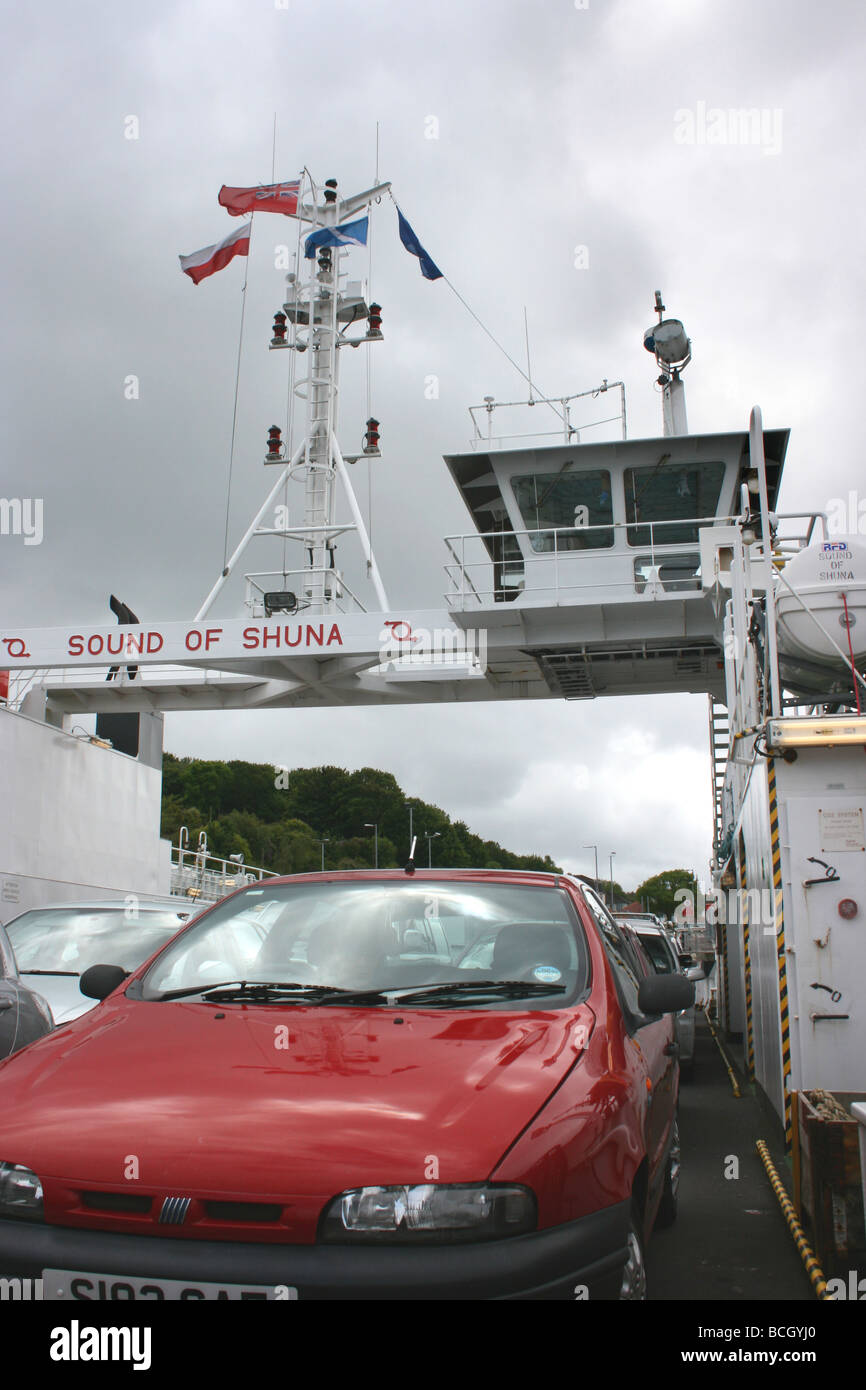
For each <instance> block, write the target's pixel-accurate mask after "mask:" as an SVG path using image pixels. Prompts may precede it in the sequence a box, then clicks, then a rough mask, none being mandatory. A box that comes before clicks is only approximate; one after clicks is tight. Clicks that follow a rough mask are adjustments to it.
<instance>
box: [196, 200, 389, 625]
mask: <svg viewBox="0 0 866 1390" xmlns="http://www.w3.org/2000/svg"><path fill="white" fill-rule="evenodd" d="M310 184H311V200H310V201H309V202H300V201H299V203H298V211H297V216H298V217H299V218H300V219H301V220H302V221H304V222H307V223H309V224H311V230H312V231H314V232H315V231H318V230H320V229H322V228H339V227H340V226H344V225H345V224H346V221H347V219H348V218H351V217H352V216H353V215H355V214H357V213H360V212H361V211H362V210H363V209H364V208H366V207H369V205H370V203H371V202H372V200H373V199H374V198H377V197H379V196H380V195H381V194H382V193H384V192H386V191H387V190H388V189H389V188H390V184H389V183H383V184H377V185H376V186H375V187H373V188H369V189H367V190H365V191H364V192H362V193H357V194H353V195H352V196H351V197H349V198H340V197H339V195H338V191H337V180H336V179H328V180H327V181H326V183H325V185H324V188H323V190H322V198H321V201H320V200H319V197H318V191H317V189H316V186H315V185H314V184H313V182H312V179H310ZM349 254H350V252H348V251H346V250H343V249H341V248H340V247H339V246H323V247H319V248H318V249H317V251H316V254H315V255H314V256H313V257H311V258H307V257H306V256H305V257H304V264H305V268H306V274H305V275H304V276H303V278H302V277H301V275H299V274H298V275H296V274H294V273H292V274H290V275H288V276H287V277H286V279H287V281H288V293H287V299H286V302H285V304H284V305H283V308H282V311H281V312H278V313H277V314H276V315H275V317H274V337H273V339H272V340H271V344H270V346H271V347H272V348H286V349H289V350H292V351H295V352H297V353H302V354H304V356H305V364H306V375H305V376H303V377H301V379H300V380H297V381H296V383H295V387H294V389H295V394H296V395H297V396H298V397H299V398H300V399H301V400H303V401H304V403H305V407H306V421H305V434H304V438H303V440H302V442H301V444H300V445H299V446H298V447H297V448H296V449H295V451H294V453H293V454H292V456H291V458H286V456H285V454H284V450H283V445H282V442H281V438H280V436H281V431H280V430H279V429H278V428H277V426H272V427H271V429H270V430H269V432H268V453H267V455H266V457H265V463H266V464H269V465H277V466H280V465H281V467H280V474H279V477H278V478H277V481H276V482H275V484H274V485H273V487H272V488H271V489H270V491H269V492H268V495H267V497H266V498H265V500H264V502H263V504H262V506H261V507H260V508H259V511H258V512H257V513H256V516H255V517H254V518H253V521H252V522H251V524H250V525H249V526H248V528H247V530H246V531H245V533H244V535H243V537H242V538H241V540H240V542H239V544H238V546H237V548H236V550H235V552H234V554H233V555H232V557H231V559H230V560H229V561H228V563H227V565H226V567H225V569H224V570H223V572H222V574H221V575H220V577H219V579H218V580H217V582H216V583H215V584H214V586H213V588H212V589H211V591H210V593H209V594H208V597H207V598H206V600H205V602H204V604H203V605H202V607H201V608H200V609H199V611H198V613H197V614H196V619H197V620H200V619H202V618H203V617H204V616H205V615H206V614H207V612H208V611H209V609H210V607H211V605H212V604H213V602H214V600H215V599H216V597H217V595H218V594H219V593H220V591H221V589H222V588H223V586H224V585H225V583H226V582H227V580H228V579H229V577H230V575H231V574H233V573H234V571H235V569H236V568H237V564H238V561H239V560H240V558H241V556H242V555H243V554H244V552H245V550H246V548H247V546H248V544H249V542H250V541H251V540H252V539H253V537H254V536H271V537H279V538H283V539H286V540H293V541H297V542H301V543H302V545H303V550H304V565H303V566H302V568H301V569H300V570H298V571H292V574H296V575H297V576H298V579H299V581H300V583H299V589H300V590H301V592H298V593H289V592H285V593H283V595H282V603H281V605H280V606H281V607H282V605H283V604H284V605H285V606H284V607H283V611H293V610H294V607H303V608H308V609H311V610H313V611H317V612H330V611H333V610H334V608H335V607H336V606H337V602H338V599H339V598H340V597H341V596H342V595H343V592H344V591H345V592H348V589H347V586H346V585H345V584H344V582H343V580H342V577H341V575H340V573H339V571H338V570H337V568H336V563H335V551H336V538H337V537H338V536H339V535H340V534H342V533H344V532H348V531H355V532H357V534H358V539H359V540H360V543H361V548H362V551H363V554H364V559H365V561H366V569H367V574H368V576H369V578H370V581H371V582H372V584H373V587H374V589H375V592H376V597H377V599H378V601H379V604H380V607H381V608H382V609H383V610H385V609H387V608H388V607H389V604H388V599H387V595H386V593H385V589H384V586H383V584H382V580H381V576H380V574H379V569H378V566H377V564H376V560H375V556H374V555H373V552H372V548H371V545H370V539H369V535H368V532H367V528H366V526H365V524H364V519H363V516H362V513H361V509H360V507H359V505H358V501H357V498H356V496H355V492H354V489H353V487H352V482H351V479H350V477H349V474H348V470H347V468H346V461H345V460H344V458H343V455H342V453H341V451H340V447H339V444H338V442H337V416H338V397H339V352H340V349H341V348H343V347H349V346H352V347H357V346H360V345H361V344H366V345H369V344H370V343H372V342H377V341H381V339H382V333H381V326H380V325H381V311H380V309H379V306H378V305H377V304H371V305H370V306H369V307H368V305H367V304H366V302H365V300H364V297H363V294H362V293H361V285H360V283H357V284H356V283H354V282H350V283H349V284H347V285H346V286H345V288H344V289H341V287H340V279H341V271H340V263H341V261H342V260H344V259H345V258H346V257H348V255H349ZM363 319H366V320H367V325H368V326H367V332H366V334H364V335H363V336H361V337H354V338H353V337H348V336H347V329H349V328H350V326H351V325H352V324H353V323H356V322H358V321H359V320H363ZM287 322H288V323H291V325H292V336H291V338H290V339H287V336H286V333H287ZM364 454H365V455H368V456H374V457H378V455H379V447H378V423H377V421H375V420H372V419H371V420H369V421H368V422H367V433H366V434H365V442H364ZM338 476H339V480H340V482H341V483H342V485H343V489H344V491H345V494H346V498H347V501H348V503H349V507H350V510H351V513H352V518H353V520H352V523H351V524H342V525H337V522H336V503H337V486H336V484H337V478H338ZM290 478H301V479H303V481H304V517H303V521H302V522H301V523H299V524H298V525H297V526H292V527H289V526H267V525H264V524H263V522H264V521H265V518H266V516H267V515H268V513H269V511H271V509H272V508H273V507H274V505H275V502H276V499H277V497H278V496H279V494H280V492H281V490H282V488H283V487H284V485H285V483H286V482H287V480H288V479H290ZM248 578H249V579H251V580H253V581H254V580H255V579H256V578H257V576H249V577H248ZM254 587H256V586H255V585H254ZM264 597H265V596H264V595H263V598H264ZM267 597H270V598H272V599H273V600H274V601H275V602H276V601H277V600H279V597H280V596H279V595H268V596H267ZM352 597H354V596H352ZM292 599H294V600H295V601H296V602H295V603H294V604H292V602H291V600H292ZM355 601H356V602H357V603H358V604H359V606H360V601H359V600H357V599H356V600H355ZM264 607H265V611H266V613H267V611H268V603H267V601H266V600H265V602H264ZM272 611H277V609H274V610H272Z"/></svg>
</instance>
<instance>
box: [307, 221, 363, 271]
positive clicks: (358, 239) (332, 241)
mask: <svg viewBox="0 0 866 1390" xmlns="http://www.w3.org/2000/svg"><path fill="white" fill-rule="evenodd" d="M369 222H370V219H369V217H360V218H359V219H358V221H357V222H344V223H343V225H342V227H320V228H319V230H318V231H317V232H310V235H309V236H308V237H307V239H306V241H305V242H304V256H305V257H306V259H307V260H308V261H311V260H312V259H313V257H314V256H315V254H316V252H317V251H318V249H319V247H320V246H366V245H367V227H368V225H369Z"/></svg>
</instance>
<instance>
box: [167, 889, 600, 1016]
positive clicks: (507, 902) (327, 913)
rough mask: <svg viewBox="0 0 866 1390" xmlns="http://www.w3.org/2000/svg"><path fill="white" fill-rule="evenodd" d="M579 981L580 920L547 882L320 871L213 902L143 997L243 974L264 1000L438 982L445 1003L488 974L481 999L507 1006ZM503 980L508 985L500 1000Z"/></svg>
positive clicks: (546, 999)
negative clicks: (348, 876) (294, 993)
mask: <svg viewBox="0 0 866 1390" xmlns="http://www.w3.org/2000/svg"><path fill="white" fill-rule="evenodd" d="M256 927H258V933H256V930H255V928H256ZM588 979H589V966H588V951H587V945H586V940H585V938H584V935H583V929H582V927H581V925H580V923H579V920H578V918H577V915H576V913H575V912H574V910H573V908H572V906H571V903H570V900H569V897H568V895H567V893H566V892H565V891H564V890H563V889H561V888H558V887H556V886H554V885H551V886H550V887H547V886H534V885H533V886H528V885H523V884H503V883H486V882H485V883H482V882H477V883H476V882H466V881H464V882H458V881H446V882H441V881H436V882H429V881H427V882H424V881H415V880H412V879H405V880H391V881H375V880H365V881H359V882H351V881H345V880H344V881H337V882H321V881H319V882H306V883H296V884H281V885H277V886H274V887H268V886H262V885H258V886H256V887H254V888H248V889H246V890H244V891H243V892H242V893H239V894H236V895H235V896H234V897H232V898H231V899H228V900H227V901H226V902H225V903H221V904H219V905H218V906H217V907H215V908H213V909H212V910H211V911H210V912H208V913H207V914H205V915H204V916H203V917H202V918H201V919H200V920H199V921H198V922H197V923H195V924H194V925H193V926H191V927H190V928H189V929H188V930H187V931H186V932H185V933H184V934H183V935H182V936H181V937H179V938H178V940H177V941H175V942H173V943H172V944H171V945H170V946H169V947H168V948H167V949H166V950H165V951H163V952H162V954H161V955H160V956H159V957H158V959H157V960H156V961H154V963H153V965H152V966H151V968H150V970H149V971H148V972H147V975H146V976H145V977H144V980H143V982H142V986H141V997H142V998H144V999H151V1000H152V999H160V998H164V997H166V996H169V995H174V996H178V995H180V994H181V993H183V995H184V996H185V997H189V996H190V995H191V994H193V993H194V992H196V990H197V989H200V990H201V991H202V992H204V991H207V990H209V989H214V988H217V987H218V986H221V985H223V984H225V983H227V982H228V983H231V982H239V981H240V982H255V985H257V986H261V987H262V988H261V989H260V990H259V996H258V997H259V999H260V1000H261V999H264V1000H265V1002H279V1000H278V999H277V998H276V990H271V991H268V990H267V989H266V988H265V987H266V986H267V985H268V983H271V984H273V985H274V986H281V987H282V986H286V985H290V984H291V985H294V986H297V987H298V989H299V990H306V995H303V994H300V995H298V998H297V999H295V998H294V997H293V998H292V1000H291V1001H290V1002H300V1001H302V1000H303V999H304V998H307V1000H308V1002H310V1003H315V1002H317V998H316V994H317V992H318V993H319V994H320V995H321V996H322V999H321V1002H328V1003H331V1002H338V1001H337V1000H335V999H332V998H329V997H325V996H327V994H328V991H335V992H337V991H351V992H352V994H353V995H355V994H357V993H358V992H367V993H372V992H375V991H379V992H382V991H385V992H387V991H394V992H396V994H395V996H394V998H395V1000H396V999H397V996H398V995H399V993H400V992H401V991H403V992H406V991H410V992H411V991H412V990H416V989H417V990H426V991H428V992H429V991H436V992H437V993H436V1002H437V1003H441V1004H442V1005H443V1006H444V1007H449V1006H450V1001H451V997H452V993H453V994H454V997H455V999H458V998H459V997H461V996H460V993H459V992H460V991H463V992H464V993H465V997H466V998H467V1000H468V999H469V997H470V995H471V992H472V988H473V986H474V985H475V984H478V985H488V984H492V983H496V984H497V987H498V988H499V990H500V992H501V993H502V997H501V998H499V999H497V998H493V997H491V998H490V999H485V1000H484V1001H482V1002H481V1003H479V1004H478V1007H497V1006H498V1007H506V1005H507V998H508V999H510V1000H512V1001H513V1000H514V999H518V1000H519V1001H520V1004H519V1006H520V1007H524V1006H525V1007H543V1008H557V1007H561V1006H562V1004H564V1003H567V1002H571V1001H572V1000H573V999H574V998H575V997H576V996H577V995H578V994H579V993H580V992H582V991H583V990H585V988H586V986H587V983H588ZM504 982H512V984H513V985H514V988H513V989H509V991H508V996H507V998H506V994H505V993H504V992H503V991H504ZM249 987H250V988H252V986H251V985H250V986H249ZM317 987H318V991H317ZM449 989H450V990H451V992H449ZM521 990H522V991H523V992H521ZM488 993H489V994H491V996H492V994H493V993H494V991H493V990H488ZM272 996H273V997H272ZM284 996H285V997H287V995H286V993H285V991H284ZM224 997H227V996H224ZM232 999H233V996H232ZM524 1001H525V1003H524ZM230 1002H231V1001H230ZM235 1002H243V997H242V996H240V997H239V998H238V1000H237V1001H235ZM360 1002H361V1003H366V1002H370V1003H371V1004H382V1003H390V1002H392V1000H391V999H390V998H387V999H386V998H379V999H369V1000H361V1001H360ZM455 1006H456V1005H455ZM511 1006H512V1007H514V1005H513V1003H512V1005H511ZM473 1007H474V1003H473Z"/></svg>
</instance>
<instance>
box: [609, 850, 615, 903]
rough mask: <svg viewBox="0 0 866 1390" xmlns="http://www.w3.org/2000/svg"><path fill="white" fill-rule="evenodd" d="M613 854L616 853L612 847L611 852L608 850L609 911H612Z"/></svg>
mask: <svg viewBox="0 0 866 1390" xmlns="http://www.w3.org/2000/svg"><path fill="white" fill-rule="evenodd" d="M615 854H616V850H615V849H612V850H611V852H610V910H611V912H613V860H614V855H615Z"/></svg>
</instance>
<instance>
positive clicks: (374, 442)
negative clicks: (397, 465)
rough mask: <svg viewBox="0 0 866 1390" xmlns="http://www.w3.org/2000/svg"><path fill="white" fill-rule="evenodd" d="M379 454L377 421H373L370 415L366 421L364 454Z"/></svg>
mask: <svg viewBox="0 0 866 1390" xmlns="http://www.w3.org/2000/svg"><path fill="white" fill-rule="evenodd" d="M378 452H379V421H378V420H374V419H373V417H372V415H371V416H370V418H369V420H368V421H367V429H366V433H365V434H364V453H365V454H378Z"/></svg>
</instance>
